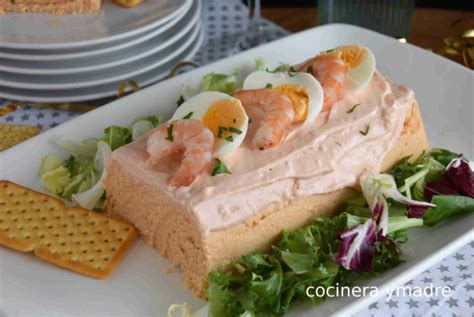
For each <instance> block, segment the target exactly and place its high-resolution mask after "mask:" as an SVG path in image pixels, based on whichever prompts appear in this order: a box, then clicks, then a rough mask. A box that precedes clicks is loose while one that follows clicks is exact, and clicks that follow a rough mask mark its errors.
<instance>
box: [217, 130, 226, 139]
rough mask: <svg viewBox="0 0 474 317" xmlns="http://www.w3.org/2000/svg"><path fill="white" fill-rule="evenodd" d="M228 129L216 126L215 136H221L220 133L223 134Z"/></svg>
mask: <svg viewBox="0 0 474 317" xmlns="http://www.w3.org/2000/svg"><path fill="white" fill-rule="evenodd" d="M227 130H228V129H227V128H226V127H218V128H217V137H218V138H222V135H223V134H224V132H225V131H227Z"/></svg>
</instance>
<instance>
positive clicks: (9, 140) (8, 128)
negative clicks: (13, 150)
mask: <svg viewBox="0 0 474 317" xmlns="http://www.w3.org/2000/svg"><path fill="white" fill-rule="evenodd" d="M38 133H39V129H38V128H37V127H31V126H27V125H15V124H0V151H3V150H6V149H8V148H10V147H12V146H14V145H17V144H18V143H21V142H23V141H25V140H27V139H29V138H31V137H33V136H35V135H37V134H38Z"/></svg>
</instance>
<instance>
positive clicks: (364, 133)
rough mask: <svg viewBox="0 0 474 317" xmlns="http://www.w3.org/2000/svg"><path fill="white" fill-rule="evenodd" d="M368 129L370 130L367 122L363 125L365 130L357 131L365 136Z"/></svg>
mask: <svg viewBox="0 0 474 317" xmlns="http://www.w3.org/2000/svg"><path fill="white" fill-rule="evenodd" d="M369 130H370V124H368V125H367V126H366V127H365V131H359V133H360V134H362V135H364V136H366V135H367V134H368V133H369Z"/></svg>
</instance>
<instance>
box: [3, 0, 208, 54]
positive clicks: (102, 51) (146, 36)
mask: <svg viewBox="0 0 474 317" xmlns="http://www.w3.org/2000/svg"><path fill="white" fill-rule="evenodd" d="M192 2H193V5H191V7H190V8H189V10H185V11H183V12H182V13H181V14H179V16H177V17H176V18H175V19H172V20H171V21H169V22H167V23H165V24H164V25H163V26H161V27H160V26H158V27H156V28H154V29H151V30H150V32H148V33H145V32H144V33H145V34H138V35H137V36H136V37H134V36H131V37H134V39H133V40H131V41H124V42H123V43H121V44H118V45H114V44H113V43H112V45H108V46H106V47H103V48H99V49H91V50H81V51H80V52H74V53H59V54H56V53H55V54H48V55H41V54H37V53H35V54H22V53H20V54H14V53H5V52H2V51H1V49H2V48H0V58H4V59H10V60H17V61H36V62H40V61H41V62H43V61H53V60H58V59H61V60H70V59H75V58H85V57H91V56H96V55H101V54H106V53H110V52H112V51H116V50H123V49H127V48H130V47H132V46H135V45H138V44H140V43H143V42H145V41H147V40H150V39H152V38H153V37H155V36H159V35H161V34H162V33H164V32H166V31H168V30H169V29H171V28H173V27H174V26H176V24H178V23H179V22H180V21H181V20H182V19H184V18H185V16H186V15H187V14H188V13H189V12H190V10H191V9H192V8H193V6H194V4H195V3H198V4H199V7H200V6H201V1H200V0H193V1H192ZM105 44H108V43H105Z"/></svg>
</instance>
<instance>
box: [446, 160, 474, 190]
mask: <svg viewBox="0 0 474 317" xmlns="http://www.w3.org/2000/svg"><path fill="white" fill-rule="evenodd" d="M445 173H446V176H447V177H448V178H449V180H450V181H451V182H452V183H453V184H454V185H455V186H456V187H457V189H458V190H459V191H460V192H461V193H462V194H464V195H465V196H469V197H471V198H474V171H473V168H472V166H471V164H470V163H469V162H468V161H467V160H466V159H465V158H463V157H462V156H461V157H457V158H455V159H453V160H452V161H451V163H449V165H448V166H447V167H446V172H445Z"/></svg>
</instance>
